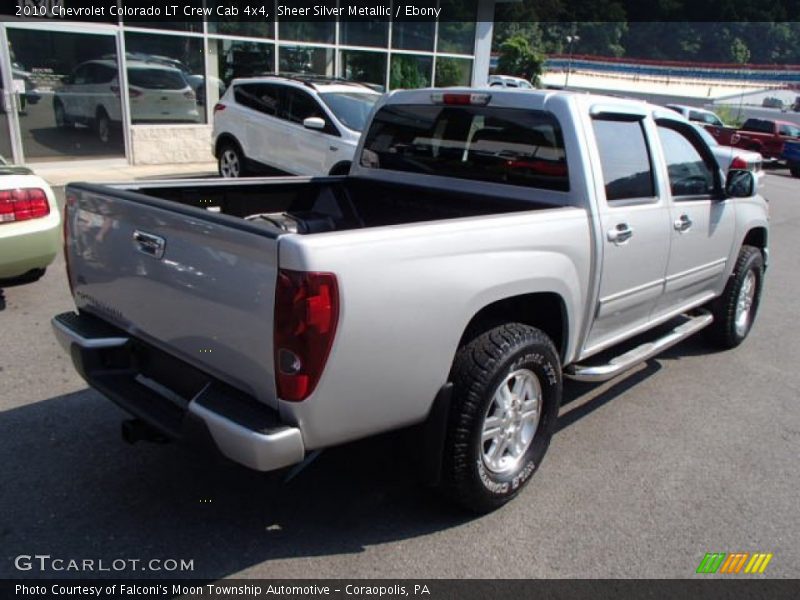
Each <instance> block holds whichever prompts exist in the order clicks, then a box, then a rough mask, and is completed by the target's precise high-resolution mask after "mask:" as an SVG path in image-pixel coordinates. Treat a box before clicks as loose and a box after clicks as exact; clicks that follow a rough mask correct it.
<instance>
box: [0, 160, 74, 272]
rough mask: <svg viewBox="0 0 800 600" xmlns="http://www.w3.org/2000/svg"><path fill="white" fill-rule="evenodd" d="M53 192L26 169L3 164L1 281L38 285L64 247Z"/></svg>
mask: <svg viewBox="0 0 800 600" xmlns="http://www.w3.org/2000/svg"><path fill="white" fill-rule="evenodd" d="M60 242H61V216H60V213H59V212H58V205H57V204H56V199H55V196H54V195H53V190H52V189H50V186H49V185H48V184H47V182H46V181H45V180H44V179H42V178H41V177H38V176H37V175H34V174H33V172H32V171H31V170H30V169H28V168H26V167H17V166H11V165H5V164H0V280H2V279H16V278H19V279H21V280H27V281H35V280H37V279H39V278H40V277H41V276H42V275H44V272H45V269H46V268H47V266H48V265H49V264H50V263H51V262H53V259H54V258H55V256H56V253H57V252H58V248H59V246H60V245H61V244H60Z"/></svg>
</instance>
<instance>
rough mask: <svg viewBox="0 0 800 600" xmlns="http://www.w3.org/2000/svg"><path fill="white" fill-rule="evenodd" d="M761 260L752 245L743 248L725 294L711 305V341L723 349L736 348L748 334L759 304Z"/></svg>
mask: <svg viewBox="0 0 800 600" xmlns="http://www.w3.org/2000/svg"><path fill="white" fill-rule="evenodd" d="M763 283H764V257H763V255H762V254H761V250H759V249H758V248H755V247H753V246H742V249H741V250H740V251H739V258H738V259H737V260H736V266H735V267H734V268H733V273H732V274H731V276H730V279H728V283H727V285H726V286H725V291H724V292H723V293H722V296H720V297H719V298H717V299H716V300H715V301H714V302H713V303H712V305H711V311H712V313H713V314H714V323H713V324H712V325H711V327H710V328H709V333H710V335H711V338H712V340H713V341H714V342H715V343H716V344H717V345H718V346H720V347H722V348H735V347H736V346H738V345H739V344H741V343H742V342H743V341H744V339H745V338H746V337H747V334H748V333H750V329H751V328H752V326H753V321H754V320H755V318H756V313H757V312H758V305H759V303H760V301H761V287H762V285H763Z"/></svg>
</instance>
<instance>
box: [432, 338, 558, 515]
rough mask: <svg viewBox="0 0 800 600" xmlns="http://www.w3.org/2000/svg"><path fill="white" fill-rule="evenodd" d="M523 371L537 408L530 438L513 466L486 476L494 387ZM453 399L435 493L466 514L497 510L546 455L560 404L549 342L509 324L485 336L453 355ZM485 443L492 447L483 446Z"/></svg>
mask: <svg viewBox="0 0 800 600" xmlns="http://www.w3.org/2000/svg"><path fill="white" fill-rule="evenodd" d="M521 369H522V370H528V371H530V372H532V373H533V374H534V375H535V377H536V378H537V379H538V383H539V387H540V391H541V408H540V409H539V419H538V423H537V425H536V429H535V433H534V436H533V439H532V441H531V442H530V445H529V446H528V447H527V450H526V451H525V452H524V453H523V454H522V455H521V457H520V458H519V459H518V461H517V463H518V464H516V466H515V467H514V468H513V470H512V471H510V472H507V473H497V472H492V471H491V470H490V469H489V468H487V467H486V463H485V460H484V452H485V445H484V444H486V443H487V442H484V441H482V439H481V438H482V434H483V426H484V419H485V418H486V415H487V411H488V410H489V409H490V408H491V406H492V402H493V398H494V396H495V393H496V392H497V390H498V388H499V386H500V385H501V384H503V382H504V381H506V380H507V378H508V377H509V375H511V374H512V373H514V372H518V371H519V370H521ZM451 375H452V382H453V397H452V403H451V406H450V415H449V421H448V429H447V434H446V438H445V449H444V457H443V461H442V483H441V486H440V487H441V489H442V491H443V492H444V493H445V494H447V495H448V496H449V497H450V498H451V499H453V500H454V501H456V502H457V503H459V504H461V505H462V506H464V507H466V508H467V509H469V510H471V511H474V512H478V513H485V512H489V511H492V510H494V509H496V508H499V507H500V506H502V505H503V504H505V503H506V502H508V501H509V500H511V499H512V498H514V497H515V496H516V495H517V494H519V493H520V491H521V490H522V488H523V487H525V485H526V484H527V483H528V481H529V480H530V478H531V476H532V475H533V474H534V472H535V471H536V469H537V468H538V467H539V464H540V463H541V461H542V458H543V457H544V454H545V452H547V447H548V445H549V444H550V438H551V437H552V435H553V431H554V428H555V425H556V420H557V418H558V409H559V406H560V404H561V364H560V360H559V356H558V352H556V349H555V347H554V346H553V343H552V342H551V341H550V339H549V338H548V337H547V336H546V335H545V334H544V333H542V332H541V331H540V330H538V329H535V328H533V327H530V326H528V325H523V324H521V323H509V324H505V325H501V326H498V327H495V328H493V329H490V330H488V331H486V332H485V333H483V334H481V335H480V336H478V337H476V338H475V339H473V340H472V341H470V342H469V343H467V344H466V345H465V346H463V347H462V348H461V349H460V350H459V351H458V353H457V355H456V358H455V361H454V364H453V370H452V374H451ZM489 443H490V444H491V443H492V442H489Z"/></svg>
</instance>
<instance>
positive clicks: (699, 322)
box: [564, 311, 714, 383]
mask: <svg viewBox="0 0 800 600" xmlns="http://www.w3.org/2000/svg"><path fill="white" fill-rule="evenodd" d="M687 318H688V319H689V320H688V321H686V322H685V323H682V324H681V325H679V326H678V327H676V328H675V329H673V330H672V331H670V332H669V333H668V334H666V335H665V336H663V337H660V338H658V339H657V340H653V341H652V342H647V343H646V344H642V345H641V346H637V347H636V348H634V349H633V350H629V351H628V352H626V353H625V354H621V355H620V356H617V357H615V358H613V359H611V360H610V361H609V362H607V363H606V364H602V365H570V366H569V367H567V368H566V369H565V370H564V376H565V377H568V378H569V379H574V380H576V381H585V382H590V383H599V382H602V381H608V380H609V379H613V378H614V377H616V376H617V375H619V374H621V373H624V372H625V371H628V370H630V369H632V368H633V367H635V366H636V365H638V364H640V363H642V362H644V361H646V360H649V359H651V358H653V357H654V356H656V355H658V354H661V353H662V352H663V351H664V350H666V349H667V348H670V347H672V346H674V345H675V344H677V343H678V342H682V341H683V340H685V339H686V338H688V337H690V336H692V335H694V334H695V333H697V332H698V331H700V330H701V329H704V328H705V327H708V326H709V325H711V323H712V322H713V321H714V317H713V316H712V315H711V313H709V312H707V311H703V312H699V313H698V314H697V315H694V316H688V315H687Z"/></svg>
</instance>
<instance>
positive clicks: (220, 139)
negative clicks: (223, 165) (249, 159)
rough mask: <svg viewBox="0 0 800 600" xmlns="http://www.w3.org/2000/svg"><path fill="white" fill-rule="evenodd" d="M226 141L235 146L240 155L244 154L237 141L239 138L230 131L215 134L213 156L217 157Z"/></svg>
mask: <svg viewBox="0 0 800 600" xmlns="http://www.w3.org/2000/svg"><path fill="white" fill-rule="evenodd" d="M226 143H231V144H233V145H234V146H236V147H237V148H238V149H239V152H240V153H241V155H242V156H244V151H243V150H242V145H241V144H240V143H239V140H237V139H236V136H234V135H233V134H231V133H221V134H219V135H218V136H217V141H216V142H214V158H219V152H220V150H221V149H222V146H223V145H224V144H226Z"/></svg>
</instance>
